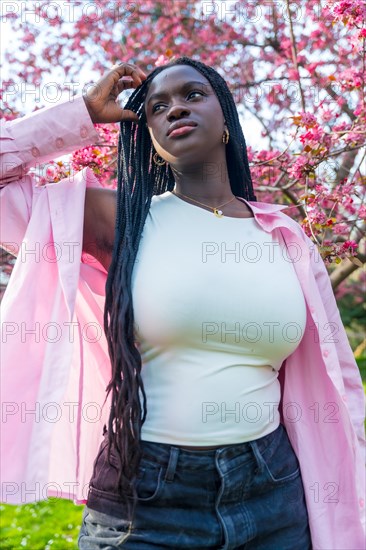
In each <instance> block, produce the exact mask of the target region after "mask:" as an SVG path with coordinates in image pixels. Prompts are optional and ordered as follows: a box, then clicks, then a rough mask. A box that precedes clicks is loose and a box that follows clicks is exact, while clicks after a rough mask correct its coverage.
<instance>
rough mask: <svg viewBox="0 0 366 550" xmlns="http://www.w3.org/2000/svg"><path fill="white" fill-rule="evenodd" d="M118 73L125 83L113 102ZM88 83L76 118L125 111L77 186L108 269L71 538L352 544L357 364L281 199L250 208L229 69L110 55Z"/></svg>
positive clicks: (359, 447)
mask: <svg viewBox="0 0 366 550" xmlns="http://www.w3.org/2000/svg"><path fill="white" fill-rule="evenodd" d="M125 75H127V76H128V75H131V77H132V79H133V86H134V87H137V89H136V91H135V92H134V93H133V95H132V96H131V98H130V99H129V101H128V103H127V105H126V108H125V110H124V111H121V110H120V109H119V107H118V106H117V105H116V104H115V102H114V100H115V98H116V97H117V95H118V93H119V92H120V91H121V90H122V89H123V88H125V87H128V84H126V82H125V81H122V80H120V79H121V77H123V76H125ZM98 84H99V85H98V86H97V87H96V88H95V89H94V90H93V91H92V92H91V93H89V94H88V95H87V96H86V97H85V103H86V106H87V109H88V112H89V114H90V116H91V119H92V121H93V122H111V121H116V120H121V119H122V123H121V136H120V142H119V152H118V154H119V175H118V190H117V193H116V194H115V193H114V192H110V191H105V190H100V189H95V188H94V189H93V188H92V185H94V186H96V184H95V182H94V183H93V184H91V183H89V184H88V181H86V186H87V187H88V188H87V190H86V195H85V214H84V227H83V251H84V252H88V253H90V254H93V255H94V256H95V257H96V258H97V259H98V261H99V263H100V266H103V267H104V270H105V273H106V272H108V277H107V280H106V301H105V311H104V329H105V333H106V338H107V343H108V352H109V358H110V365H111V367H112V377H111V378H110V380H109V379H108V381H109V383H108V387H107V397H109V398H110V414H109V416H108V430H107V429H106V427H105V429H104V430H103V436H104V441H103V442H102V443H101V445H100V447H99V451H98V454H97V456H96V458H95V461H94V465H93V472H92V476H91V479H90V489H89V492H88V498H87V506H86V507H85V509H84V513H83V524H82V528H81V532H80V535H79V547H80V548H115V547H120V546H125V547H126V548H146V549H148V548H225V549H226V548H227V549H229V548H244V547H245V548H246V549H248V548H253V549H254V548H255V549H261V548H263V549H272V548H273V549H278V548H281V549H285V548H291V549H294V548H299V549H300V548H301V549H303V548H312V547H314V548H324V549H325V548H346V544H348V545H349V548H362V547H363V541H364V527H363V525H362V508H363V505H362V497H363V494H362V488H361V487H363V486H360V485H359V483H360V482H362V479H363V478H362V476H363V474H364V471H363V463H364V456H363V445H364V434H363V418H364V398H363V389H362V384H361V380H360V375H359V372H358V370H357V366H356V365H355V362H354V360H353V356H352V352H351V350H350V348H349V345H348V342H347V338H346V336H345V333H344V329H343V327H342V326H341V322H340V318H339V314H338V311H337V308H336V305H335V302H334V297H333V295H332V292H331V289H330V285H329V281H328V278H327V274H326V270H325V268H324V266H323V265H322V264H321V262H319V257H318V256H317V254H316V251H314V250H313V249H312V246H311V243H310V242H309V241H308V239H306V237H305V236H304V234H303V232H302V230H301V228H300V227H299V226H298V225H297V224H296V223H295V222H293V221H292V220H291V219H290V218H289V217H288V216H285V215H284V214H282V213H281V212H279V210H280V209H281V207H278V206H271V205H265V204H258V203H256V200H255V196H254V193H253V189H252V182H251V178H250V172H249V168H248V161H247V157H246V149H245V141H244V137H243V134H242V131H241V128H240V124H239V120H238V115H237V111H236V108H235V105H234V102H233V98H232V96H231V94H230V92H229V90H228V88H227V86H226V84H225V82H224V81H223V79H222V78H221V77H220V76H219V75H218V74H217V73H216V72H215V71H214V70H213V69H211V68H209V67H207V66H205V65H203V64H201V63H198V62H195V61H192V60H190V59H188V58H181V59H178V60H176V61H175V62H173V63H170V64H168V65H166V66H164V67H159V68H158V69H156V70H155V71H154V72H153V73H151V74H150V75H149V76H148V77H147V78H146V79H145V75H144V74H143V73H142V72H141V71H140V70H139V69H138V68H137V67H134V66H131V65H128V64H121V65H119V66H117V67H115V68H114V69H113V70H112V71H110V72H109V73H108V74H107V75H106V76H105V77H104V78H103V79H102V80H101V81H100V82H99V83H98ZM65 111H66V110H65ZM134 113H135V114H134ZM65 115H66V112H65ZM13 131H14V127H13ZM10 133H11V129H10ZM59 139H63V138H59ZM23 164H24V163H23ZM14 173H15V172H14ZM11 177H12V174H11V173H10V179H11ZM86 179H87V178H86ZM57 185H58V190H57V191H54V190H53V189H52V186H46V187H47V188H48V189H47V193H48V205H49V212H50V215H49V217H50V227H51V228H52V235H53V242H55V243H56V238H55V233H57V231H58V229H57V228H58V225H59V223H60V222H59V221H58V216H59V215H60V214H59V212H60V208H62V211H63V212H65V211H67V207H66V206H65V200H66V195H65V192H63V191H62V190H60V189H62V188H63V189H64V190H65V189H66V190H67V198H68V199H69V201H70V202H71V204H72V205H73V206H74V207H75V204H76V203H75V204H74V201H73V200H72V191H71V185H68V187H66V183H65V184H64V183H62V184H61V185H60V184H57ZM10 187H11V186H7V187H6V188H5V190H6V191H7V190H8V188H10ZM50 188H51V189H50ZM22 189H23V188H22ZM84 189H85V184H84ZM57 193H59V197H58V199H59V201H58V205H57V206H56V202H55V199H54V198H51V196H53V197H55V196H56V195H57ZM76 193H77V192H76V191H75V197H77V198H78V195H77V194H76ZM38 195H40V196H39V197H38V198H37V201H36V203H35V206H36V208H37V207H38V208H39V209H41V210H42V208H43V210H42V211H43V212H44V213H45V214H46V210H47V205H46V201H45V200H43V202H42V199H43V198H44V193H43V194H42V193H38ZM8 196H10V194H9V193H8ZM62 199H64V202H63V201H62ZM6 200H7V197H6V196H5V201H6ZM8 200H9V203H10V204H11V205H12V206H13V208H14V203H11V199H8ZM32 200H33V199H32ZM78 200H80V199H79V198H78ZM43 203H44V204H43ZM53 207H54V208H53ZM75 208H76V213H77V212H78V207H77V206H76V207H75ZM70 212H71V210H70ZM62 216H66V219H67V217H68V216H67V213H66V214H62ZM61 223H62V222H61ZM62 225H63V226H65V225H66V224H65V223H63V224H62ZM75 225H76V223H75ZM233 226H235V227H233ZM78 231H79V232H77V231H76V232H75V234H79V235H80V228H79V230H78ZM52 235H51V237H50V236H49V235H48V238H49V239H50V238H51V239H52ZM141 239H143V240H141ZM63 243H64V244H65V241H63ZM253 250H254V252H255V253H254V255H253ZM18 260H19V255H18ZM74 261H75V260H74ZM85 263H87V262H86V261H85V259H84V260H83V259H82V265H81V268H82V267H83V264H85ZM57 264H58V266H59V276H60V278H62V275H61V273H62V271H63V269H62V268H61V267H60V266H62V265H63V261H62V258H61V259H60V260H58V259H57ZM88 267H89V268H90V267H91V266H90V263H89V266H88ZM94 269H98V271H99V274H100V272H101V270H102V269H101V267H99V266H98V265H97V266H96V267H94ZM56 276H57V274H56V273H55V274H54V277H56ZM88 277H89V278H88ZM80 279H82V282H84V281H87V283H88V284H89V285H90V284H91V281H92V279H91V277H90V269H89V271H88V270H84V271H83V272H82V271H81V273H80V278H79V281H78V282H76V283H75V282H73V284H72V285H71V287H70V288H71V290H70V288H69V289H66V290H65V284H64V285H63V289H64V292H65V294H67V292H68V293H70V292H73V293H74V294H75V301H74V302H73V300H70V302H69V304H71V306H73V305H75V311H77V305H78V296H79V295H81V296H82V298H80V299H79V301H80V300H82V299H83V300H84V306H85V304H86V305H88V304H89V303H90V301H91V300H90V296H88V295H87V293H86V292H87V291H86V290H85V285H81V283H80ZM65 280H66V279H65V277H64V282H65ZM102 280H103V279H101V281H102ZM104 280H105V279H104ZM101 281H100V282H101ZM100 282H99V287H100ZM256 283H257V284H256ZM255 284H256V286H254V285H255ZM76 286H78V292H79V294H77V293H76ZM253 288H256V289H258V292H257V294H254V292H253ZM93 291H94V292H96V290H95V287H94V288H93ZM321 293H323V296H322V295H321ZM100 294H102V293H101V292H100ZM289 296H291V300H289V299H288V298H289ZM183 297H184V298H183ZM8 304H9V305H8V307H10V300H9V302H8ZM71 306H70V307H69V310H71V309H72V308H71ZM81 309H82V305H80V303H79V310H80V311H81ZM91 309H92V308H91ZM53 311H54V308H53ZM80 311H79V313H78V315H77V318H78V319H79V318H81V317H82V315H86V314H85V308H84V310H83V312H82V314H80ZM69 313H70V311H69ZM71 313H72V312H71ZM92 315H93V312H92V311H89V318H92ZM62 318H63V317H62V315H60V317H58V319H62ZM70 318H71V317H70ZM333 325H334V326H336V328H337V338H338V342H336V341H335V340H332V338H331V336H332V334H331V333H329V326H330V327H331V328H332V327H333ZM7 331H8V332H9V328H8V325H7ZM98 344H99V343H98ZM336 344H337V345H336ZM99 345H102V344H99ZM78 346H79V348H80V349H83V350H84V349H85V348H86V344H85V342H84V341H83V338H80V339H79V342H78ZM9 347H10V346H9ZM328 357H329V359H328ZM84 359H85V358H84ZM83 365H84V363H83ZM100 370H103V369H102V367H100ZM104 370H106V369H105V366H104ZM43 372H47V369H44V371H43ZM63 372H64V374H63V376H62V377H61V378H62V382H63V387H64V389H65V390H66V395H69V394H70V392H72V389H71V388H72V379H73V378H74V381H75V380H77V382H78V383H79V390H80V391H84V389H85V386H87V385H88V380H89V379H88V378H87V376H86V373H83V374H82V375H81V374H80V372H79V373H78V378H77V379H76V378H75V373H74V376H73V375H72V374H70V373H68V372H67V370H66V367H65V368H64V371H63ZM71 373H72V369H71ZM104 376H105V373H104ZM42 378H43V379H44V378H48V380H50V375H49V374H48V376H46V377H44V375H43V373H42ZM65 380H67V381H68V387H67V383H66V382H65ZM93 382H94V380H93ZM89 384H90V382H89ZM10 386H11V385H10ZM40 386H41V388H43V390H44V391H45V389H46V387H47V389H49V386H46V385H45V382H44V380H41V383H40ZM99 387H100V382H99ZM80 391H79V395H78V401H79V403H80V396H81V394H80ZM67 392H69V393H67ZM64 395H65V394H63V393H62V397H63V398H64ZM88 395H89V396H90V395H92V390H91V389H89V394H88ZM58 396H60V392H59V394H58ZM100 396H101V394H100V391H99V393H98V396H97V399H96V402H97V403H98V402H99V403H100ZM82 397H84V396H82ZM58 399H59V400H60V397H58ZM81 400H82V399H81ZM57 402H58V401H57ZM84 402H85V399H84ZM332 407H333V408H332ZM78 410H80V408H79V409H78ZM9 416H11V417H14V416H16V413H14V414H10V413H9ZM104 418H105V415H104V416H103V419H104ZM12 419H13V418H12ZM13 420H14V419H13ZM84 420H85V419H84ZM99 420H100V419H99ZM60 422H61V424H62V426H63V427H62V429H63V432H61V428H59V427H57V428H56V430H55V429H54V430H53V433H52V445H51V450H50V455H49V457H48V459H49V462H48V463H49V466H50V468H51V470H50V472H49V475H48V479H50V480H51V479H52V480H54V479H55V475H56V474H55V468H54V466H53V464H54V458H53V457H55V455H56V449H57V448H58V447H57V445H60V443H59V439H58V437H57V435H55V434H57V430H58V436H60V435H61V433H62V435H63V437H64V438H65V433H66V431H67V429H68V425H67V422H64V423H63V419H61V420H60ZM81 428H83V430H84V432H83V433H87V432H88V430H89V433H90V427H88V428H87V427H86V425H85V422H84V424H83V422H82V421H81V420H80V422H79V424H78V430H76V431H77V432H78V435H77V441H78V444H79V449H78V452H77V453H76V455H77V456H76V464H74V466H75V469H76V470H77V472H79V471H80V470H81V469H82V464H83V462H84V461H86V460H87V459H86V458H85V454H82V453H81V452H80V449H82V448H83V446H82V444H80V440H82V439H83V436H82V430H81ZM70 430H71V428H70ZM38 431H39V430H38ZM43 433H44V434H45V433H46V429H45V428H44V429H43ZM94 433H95V430H94ZM69 437H70V436H69ZM89 437H90V436H89ZM357 437H358V438H359V441H357ZM44 438H45V436H44ZM33 439H34V438H33ZM70 439H71V437H70ZM45 440H46V439H45ZM94 445H95V443H94ZM326 445H328V448H327V447H326ZM29 447H32V441H31V443H30V445H29ZM34 447H35V445H34V444H33V447H32V448H34ZM84 450H85V446H84ZM295 451H296V452H295ZM28 471H29V466H28ZM52 476H53V477H52ZM33 478H34V476H33ZM74 478H75V476H74V477H73V478H72V479H74ZM76 478H77V479H80V476H79V473H78V474H77V475H76ZM5 479H7V480H10V479H11V478H10V477H9V475H8V477H6V478H5ZM13 479H14V478H13ZM28 479H29V478H28ZM64 479H65V476H63V480H64ZM63 483H64V481H63ZM14 491H15V489H14ZM64 493H65V492H64V491H63V494H62V495H61V496H64ZM47 494H48V495H50V494H52V489H51V490H50V488H48V490H47ZM16 498H19V497H18V496H16V497H14V500H15V499H16ZM269 515H270V521H269ZM337 523H338V524H339V525H340V529H339V532H335V529H334V525H336V524H337ZM341 526H342V527H341Z"/></svg>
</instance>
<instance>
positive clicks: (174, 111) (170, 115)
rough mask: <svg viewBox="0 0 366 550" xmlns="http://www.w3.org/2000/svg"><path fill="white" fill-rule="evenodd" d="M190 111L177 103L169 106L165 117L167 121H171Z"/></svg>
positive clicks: (188, 113) (185, 115)
mask: <svg viewBox="0 0 366 550" xmlns="http://www.w3.org/2000/svg"><path fill="white" fill-rule="evenodd" d="M190 113H191V111H190V110H189V109H187V107H185V106H183V105H179V103H177V104H175V105H172V106H171V107H170V109H169V110H168V112H167V115H166V118H167V120H168V121H169V122H172V121H173V120H176V119H179V118H184V117H187V116H189V115H190Z"/></svg>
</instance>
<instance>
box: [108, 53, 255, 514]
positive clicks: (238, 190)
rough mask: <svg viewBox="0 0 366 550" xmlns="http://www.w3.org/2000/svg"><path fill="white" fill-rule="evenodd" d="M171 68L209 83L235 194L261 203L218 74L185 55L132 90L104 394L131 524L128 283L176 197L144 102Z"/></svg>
mask: <svg viewBox="0 0 366 550" xmlns="http://www.w3.org/2000/svg"><path fill="white" fill-rule="evenodd" d="M174 65H189V66H191V67H193V68H194V69H196V70H197V71H199V72H200V73H201V74H202V75H203V76H204V77H205V78H206V79H207V80H208V81H209V82H210V84H211V86H212V88H213V90H214V92H215V93H216V96H217V98H218V100H219V102H220V105H221V108H222V111H223V115H224V119H225V122H226V125H227V128H228V130H229V132H230V139H229V143H228V144H227V145H226V161H227V166H228V173H229V179H230V186H231V190H232V192H233V194H234V195H236V196H239V197H243V198H245V199H247V200H250V201H255V200H256V197H255V195H254V192H253V186H252V180H251V176H250V170H249V163H248V157H247V151H246V145H245V139H244V135H243V132H242V129H241V126H240V122H239V117H238V112H237V109H236V106H235V103H234V99H233V96H232V94H231V92H230V90H229V88H228V86H227V84H226V82H225V80H224V79H223V78H222V77H221V76H220V75H219V74H218V73H217V72H216V71H215V70H214V69H213V68H211V67H209V66H207V65H205V64H203V63H201V62H199V61H195V60H193V59H191V58H188V57H180V58H178V59H176V60H174V61H171V62H169V63H167V64H166V65H163V66H160V67H157V68H156V69H155V70H154V71H152V72H151V73H150V74H149V75H148V76H147V78H146V80H145V81H144V82H143V83H142V84H141V85H140V86H139V87H138V88H137V89H136V90H134V92H133V93H132V95H131V96H130V98H129V99H128V102H127V103H126V105H125V108H126V109H129V110H132V111H134V112H135V113H136V114H137V115H138V117H139V123H136V122H131V121H122V122H121V131H120V137H119V144H118V189H117V214H116V227H115V239H114V246H113V253H112V263H111V266H110V268H109V272H108V277H107V282H106V301H105V310H104V330H105V334H106V338H107V342H108V351H109V355H110V359H111V366H112V376H111V380H110V382H109V384H108V386H107V388H106V391H107V397H108V395H109V394H110V392H112V396H111V410H110V416H109V421H108V445H109V453H110V448H111V446H112V445H114V446H115V447H116V449H117V452H118V454H119V458H120V463H121V468H120V472H119V481H118V483H119V492H120V494H121V499H122V500H123V501H125V502H126V504H127V510H128V514H129V517H130V518H131V520H132V516H133V513H134V509H135V505H136V502H137V495H136V490H135V487H134V480H135V478H136V475H137V472H138V467H139V463H140V459H141V448H140V434H141V427H142V425H143V423H144V421H145V418H146V414H147V406H146V394H145V390H144V386H143V381H142V377H141V355H140V353H139V351H138V349H137V348H136V346H135V338H134V313H133V303H132V295H131V278H132V271H133V266H134V262H135V258H136V254H137V251H138V246H139V242H140V237H141V233H142V230H143V227H144V223H145V220H146V217H147V215H148V212H149V208H150V204H151V199H152V196H153V195H160V194H162V193H164V192H166V191H171V190H173V188H174V185H175V181H174V177H173V172H172V170H171V168H170V166H169V165H168V163H166V164H165V165H164V166H158V165H156V164H155V163H154V162H153V160H152V157H153V155H154V153H155V151H154V148H153V144H152V141H151V138H150V134H149V131H148V128H147V124H146V113H145V107H144V101H145V98H146V95H147V92H148V89H149V86H150V83H151V82H152V80H153V78H154V77H155V76H156V75H157V74H159V73H160V72H161V71H163V70H165V69H166V68H168V67H172V66H174ZM140 394H141V395H140ZM140 398H142V404H141V401H140ZM108 456H110V455H108ZM131 497H132V499H131ZM131 500H132V505H131Z"/></svg>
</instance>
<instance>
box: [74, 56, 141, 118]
mask: <svg viewBox="0 0 366 550" xmlns="http://www.w3.org/2000/svg"><path fill="white" fill-rule="evenodd" d="M123 77H129V78H125V79H123ZM145 79H146V75H145V73H144V72H143V71H142V70H141V69H139V68H138V67H136V65H132V64H131V63H119V64H118V65H114V66H113V67H112V68H111V70H110V71H108V72H107V73H106V74H105V75H104V76H103V77H102V78H101V79H100V80H98V82H97V83H96V84H93V85H92V86H90V87H89V89H88V91H87V92H86V94H85V95H84V101H85V104H86V107H87V109H88V111H89V114H90V117H91V119H92V121H93V122H94V124H97V123H107V122H120V121H121V120H132V121H138V116H137V115H136V113H134V112H133V111H128V110H126V109H123V108H122V107H121V106H120V105H119V104H118V103H117V101H116V100H117V97H118V96H119V94H120V93H121V92H122V91H123V90H127V89H128V88H137V86H140V84H142V82H143V81H144V80H145Z"/></svg>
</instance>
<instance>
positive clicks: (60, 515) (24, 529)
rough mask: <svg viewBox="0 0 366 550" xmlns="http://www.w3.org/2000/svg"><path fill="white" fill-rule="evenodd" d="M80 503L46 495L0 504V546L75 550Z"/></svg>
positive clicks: (10, 549)
mask: <svg viewBox="0 0 366 550" xmlns="http://www.w3.org/2000/svg"><path fill="white" fill-rule="evenodd" d="M83 508H84V507H83V506H75V504H74V503H73V502H72V501H69V500H65V499H57V498H50V499H48V500H44V501H41V502H35V503H32V504H23V505H22V506H12V505H9V504H1V505H0V541H1V542H0V548H1V550H15V549H16V550H20V549H22V548H29V549H31V550H77V537H78V534H79V530H80V525H81V515H82V511H83Z"/></svg>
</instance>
